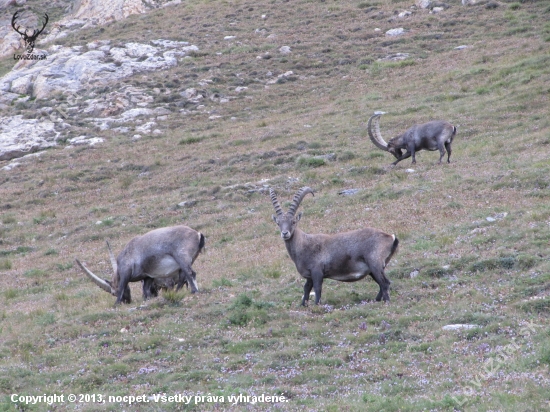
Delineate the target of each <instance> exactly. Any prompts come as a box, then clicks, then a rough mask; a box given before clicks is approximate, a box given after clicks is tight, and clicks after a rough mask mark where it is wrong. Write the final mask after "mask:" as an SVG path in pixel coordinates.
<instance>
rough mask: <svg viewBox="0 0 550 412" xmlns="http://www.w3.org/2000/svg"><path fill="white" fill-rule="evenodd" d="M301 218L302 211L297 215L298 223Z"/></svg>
mask: <svg viewBox="0 0 550 412" xmlns="http://www.w3.org/2000/svg"><path fill="white" fill-rule="evenodd" d="M301 218H302V212H300V213H298V214H297V215H296V223H298V222H299V221H300V219H301Z"/></svg>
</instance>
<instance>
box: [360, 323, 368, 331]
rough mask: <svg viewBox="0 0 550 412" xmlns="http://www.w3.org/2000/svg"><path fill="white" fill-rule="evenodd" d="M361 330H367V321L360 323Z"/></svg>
mask: <svg viewBox="0 0 550 412" xmlns="http://www.w3.org/2000/svg"><path fill="white" fill-rule="evenodd" d="M359 330H367V322H361V323H360V324H359Z"/></svg>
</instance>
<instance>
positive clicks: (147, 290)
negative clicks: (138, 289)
mask: <svg viewBox="0 0 550 412" xmlns="http://www.w3.org/2000/svg"><path fill="white" fill-rule="evenodd" d="M158 294H159V291H158V288H157V285H156V284H155V280H154V279H153V278H145V279H143V300H147V299H150V298H155V297H157V296H158Z"/></svg>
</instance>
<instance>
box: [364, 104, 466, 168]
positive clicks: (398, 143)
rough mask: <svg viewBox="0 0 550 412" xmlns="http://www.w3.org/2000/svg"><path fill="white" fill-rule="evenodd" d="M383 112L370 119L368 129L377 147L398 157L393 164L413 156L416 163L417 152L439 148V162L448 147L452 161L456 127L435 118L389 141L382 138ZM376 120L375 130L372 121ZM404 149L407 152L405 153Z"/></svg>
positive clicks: (449, 157)
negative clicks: (381, 118) (381, 119)
mask: <svg viewBox="0 0 550 412" xmlns="http://www.w3.org/2000/svg"><path fill="white" fill-rule="evenodd" d="M382 114H384V113H383V112H375V113H374V115H372V116H371V117H370V119H369V122H368V125H367V129H368V133H369V137H370V140H372V142H373V143H374V145H375V146H376V147H378V148H379V149H382V150H384V151H387V152H390V153H391V154H392V155H394V156H395V158H396V159H397V160H396V161H395V162H393V163H392V165H394V166H395V165H396V164H397V163H399V162H400V161H401V160H403V159H406V158H408V157H411V156H412V162H413V163H416V158H415V153H416V152H418V151H420V150H430V151H434V150H439V153H440V155H441V156H439V164H441V159H443V156H445V149H447V155H448V156H447V163H451V143H452V142H453V137H454V136H455V134H456V127H455V126H453V125H452V124H450V123H448V122H444V121H442V120H434V121H431V122H428V123H423V124H416V125H414V126H412V127H411V128H409V129H407V130H406V131H405V133H403V134H401V135H399V136H397V137H394V138H393V139H391V140H390V141H388V143H386V142H385V141H384V139H383V138H382V134H381V133H380V116H381V115H382ZM373 121H374V131H373V130H372V122H373ZM402 149H405V150H406V152H405V154H403V151H402Z"/></svg>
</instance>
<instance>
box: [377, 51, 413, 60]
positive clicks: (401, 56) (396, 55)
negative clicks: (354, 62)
mask: <svg viewBox="0 0 550 412" xmlns="http://www.w3.org/2000/svg"><path fill="white" fill-rule="evenodd" d="M409 57H410V54H409V53H394V54H389V55H387V56H386V57H384V58H382V59H378V60H379V61H388V60H389V61H399V60H405V59H408V58H409Z"/></svg>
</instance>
